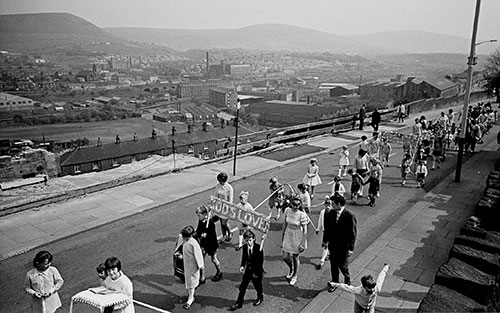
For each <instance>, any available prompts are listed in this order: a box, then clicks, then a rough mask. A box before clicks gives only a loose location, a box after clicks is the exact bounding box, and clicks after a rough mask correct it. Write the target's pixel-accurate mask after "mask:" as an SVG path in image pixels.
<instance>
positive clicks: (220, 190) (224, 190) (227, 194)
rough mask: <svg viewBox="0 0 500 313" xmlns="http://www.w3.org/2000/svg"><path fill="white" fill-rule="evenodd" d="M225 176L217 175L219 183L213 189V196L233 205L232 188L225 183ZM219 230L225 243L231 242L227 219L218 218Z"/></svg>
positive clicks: (231, 235) (222, 174)
mask: <svg viewBox="0 0 500 313" xmlns="http://www.w3.org/2000/svg"><path fill="white" fill-rule="evenodd" d="M227 179H228V177H227V174H226V173H224V172H220V173H219V174H217V181H218V182H219V183H218V184H217V186H216V187H215V196H216V197H217V198H219V199H223V200H226V201H228V202H231V203H233V197H234V191H233V187H232V186H231V185H230V184H229V183H228V182H227ZM219 219H220V228H221V230H222V236H223V238H224V240H225V241H228V242H229V241H231V239H232V238H233V233H232V232H231V226H230V225H229V222H228V219H227V218H222V217H220V218H219Z"/></svg>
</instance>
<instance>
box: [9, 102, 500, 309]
mask: <svg viewBox="0 0 500 313" xmlns="http://www.w3.org/2000/svg"><path fill="white" fill-rule="evenodd" d="M452 108H453V109H454V111H455V112H457V111H459V110H460V109H461V106H456V107H452ZM446 110H447V109H446ZM441 111H443V109H439V110H434V111H426V112H422V113H416V114H411V115H410V117H409V118H408V119H406V121H405V122H404V123H402V124H397V123H385V124H384V123H383V124H381V126H380V131H388V130H396V131H397V130H398V129H401V128H403V127H409V126H410V125H413V123H414V122H413V121H414V119H415V118H416V117H419V116H421V115H425V116H426V117H427V119H432V118H435V117H437V116H438V115H439V113H440V112H441ZM499 129H500V127H499V126H496V125H495V126H494V129H493V130H492V131H491V132H490V135H491V134H496V132H497V131H498V130H499ZM346 135H347V136H331V135H328V136H327V135H325V136H319V137H315V138H312V139H308V141H307V143H308V144H309V145H313V146H317V147H322V148H324V150H323V151H322V152H320V153H329V152H330V151H333V150H335V149H338V148H340V147H341V146H343V145H355V144H357V143H358V142H359V139H358V138H360V137H361V135H368V136H369V135H371V127H366V128H365V130H364V131H359V130H353V131H350V132H348V133H346ZM497 148H498V145H497V144H496V141H495V143H494V144H491V145H488V146H486V145H485V146H484V147H483V146H479V149H482V151H481V152H478V153H476V154H475V155H474V156H473V157H472V158H470V159H469V160H468V161H467V162H465V163H464V164H463V166H462V180H461V182H460V183H455V182H454V173H453V174H451V175H450V176H448V177H447V178H446V179H444V180H443V181H441V182H440V183H439V184H438V185H437V186H436V187H435V188H433V189H432V190H431V191H430V192H428V193H427V194H426V196H425V197H424V198H422V199H421V200H420V201H418V202H416V203H415V204H414V205H413V206H412V207H411V208H410V209H409V210H408V211H407V212H406V213H405V214H404V215H402V216H401V217H400V218H399V220H398V221H397V222H396V223H395V224H394V225H392V226H391V227H390V228H388V229H387V230H386V231H385V232H384V233H383V234H382V235H381V236H379V237H378V238H377V239H376V240H375V241H374V242H373V243H372V244H371V245H370V246H369V247H368V248H367V249H366V250H365V251H363V252H362V253H361V254H359V256H358V257H356V258H355V259H353V260H351V264H350V269H351V277H353V278H354V279H353V284H359V283H360V277H361V276H362V275H364V274H368V273H371V274H374V275H375V276H376V275H377V274H378V272H379V271H380V270H381V269H382V267H383V264H384V263H389V264H390V265H391V268H390V270H389V272H388V275H387V278H386V280H385V283H384V287H383V292H382V293H381V294H380V295H379V297H378V299H377V311H379V312H416V309H417V308H418V305H419V303H420V301H421V300H422V298H423V297H424V296H425V294H426V293H427V291H428V290H429V288H430V286H431V285H432V283H433V281H434V276H435V273H436V272H437V270H438V268H439V266H440V265H441V264H443V263H445V262H446V261H447V258H448V251H449V249H450V248H451V246H452V245H453V240H454V237H455V236H456V235H457V234H458V231H459V229H460V227H461V226H462V225H463V223H464V221H465V220H466V219H467V217H468V216H469V215H470V214H471V212H472V211H473V209H474V206H475V205H476V204H477V202H478V201H479V199H480V197H481V195H482V192H483V189H484V186H485V183H486V176H487V175H488V173H489V172H490V171H491V170H492V169H493V164H494V162H495V161H496V159H497V158H498V154H497V153H494V152H491V151H496V150H497ZM314 155H318V152H316V153H314ZM310 157H311V155H302V156H300V157H299V158H295V159H293V160H287V161H283V162H281V161H274V160H269V159H266V158H263V157H259V156H256V155H253V156H242V157H239V158H238V159H237V173H236V175H235V176H233V177H230V181H235V180H239V179H244V178H246V177H250V176H252V175H255V174H257V173H260V172H263V171H267V170H271V169H273V168H278V167H283V166H286V164H288V163H291V162H295V161H297V160H298V159H307V158H310ZM178 167H182V166H181V165H179V164H178ZM232 170H233V162H232V160H230V161H222V162H218V163H208V164H203V165H200V166H196V167H192V166H190V167H188V168H186V169H184V170H180V171H177V172H172V173H169V174H167V175H162V176H157V177H154V178H150V179H147V180H142V181H138V182H134V183H130V184H127V185H122V186H119V187H115V188H111V189H107V190H103V191H99V192H95V193H91V194H87V195H85V196H82V197H79V198H76V199H71V200H68V201H65V202H60V203H53V204H50V205H45V206H42V207H39V208H36V209H30V210H26V211H22V212H18V213H15V214H10V215H5V216H2V217H0V261H1V260H5V259H7V258H10V257H13V256H15V255H18V254H22V253H25V252H27V251H30V250H32V249H35V248H36V247H38V246H41V245H44V244H47V243H50V242H53V241H56V240H59V239H62V238H65V237H68V236H71V235H74V234H77V233H80V232H84V231H87V230H89V229H92V228H95V227H99V226H102V225H105V224H107V223H111V222H114V221H116V220H119V219H122V218H125V217H128V216H131V215H134V214H137V213H140V212H144V211H147V210H149V209H152V208H155V207H158V206H160V205H163V204H166V203H170V202H173V201H176V200H179V199H182V198H185V197H189V196H191V195H193V194H196V193H199V192H203V191H206V190H209V189H212V188H213V186H214V185H215V176H216V175H217V173H219V172H220V171H224V172H226V173H228V174H230V173H232ZM89 183H90V182H89ZM325 287H326V286H325ZM352 307H353V296H352V295H350V294H348V293H346V292H341V291H340V290H337V291H335V292H334V293H327V292H326V290H325V291H322V292H321V293H319V294H318V296H317V297H315V298H314V299H313V300H312V301H311V302H310V303H309V304H308V305H307V306H306V307H305V308H304V309H303V312H349V311H352Z"/></svg>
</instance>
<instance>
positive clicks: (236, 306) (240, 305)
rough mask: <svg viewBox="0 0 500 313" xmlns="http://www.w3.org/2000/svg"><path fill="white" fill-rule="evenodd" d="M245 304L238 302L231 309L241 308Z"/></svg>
mask: <svg viewBox="0 0 500 313" xmlns="http://www.w3.org/2000/svg"><path fill="white" fill-rule="evenodd" d="M242 307H243V305H242V304H241V303H236V304H234V305H233V306H232V307H230V308H229V311H236V310H238V309H241V308H242Z"/></svg>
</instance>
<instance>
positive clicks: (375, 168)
mask: <svg viewBox="0 0 500 313" xmlns="http://www.w3.org/2000/svg"><path fill="white" fill-rule="evenodd" d="M370 162H371V164H372V166H371V167H370V177H369V178H368V180H367V181H366V182H364V183H363V185H366V184H369V187H368V199H370V202H369V203H368V205H369V206H371V207H374V206H375V198H376V197H377V194H378V192H379V190H380V179H381V177H382V168H381V167H380V165H379V161H378V160H377V159H371V160H370Z"/></svg>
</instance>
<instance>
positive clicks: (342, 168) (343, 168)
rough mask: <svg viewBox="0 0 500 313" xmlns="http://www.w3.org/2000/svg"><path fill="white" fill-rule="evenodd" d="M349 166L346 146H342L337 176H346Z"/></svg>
mask: <svg viewBox="0 0 500 313" xmlns="http://www.w3.org/2000/svg"><path fill="white" fill-rule="evenodd" d="M348 166H349V150H347V146H343V147H342V150H341V151H340V154H339V176H341V177H344V176H346V175H347V167H348Z"/></svg>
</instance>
